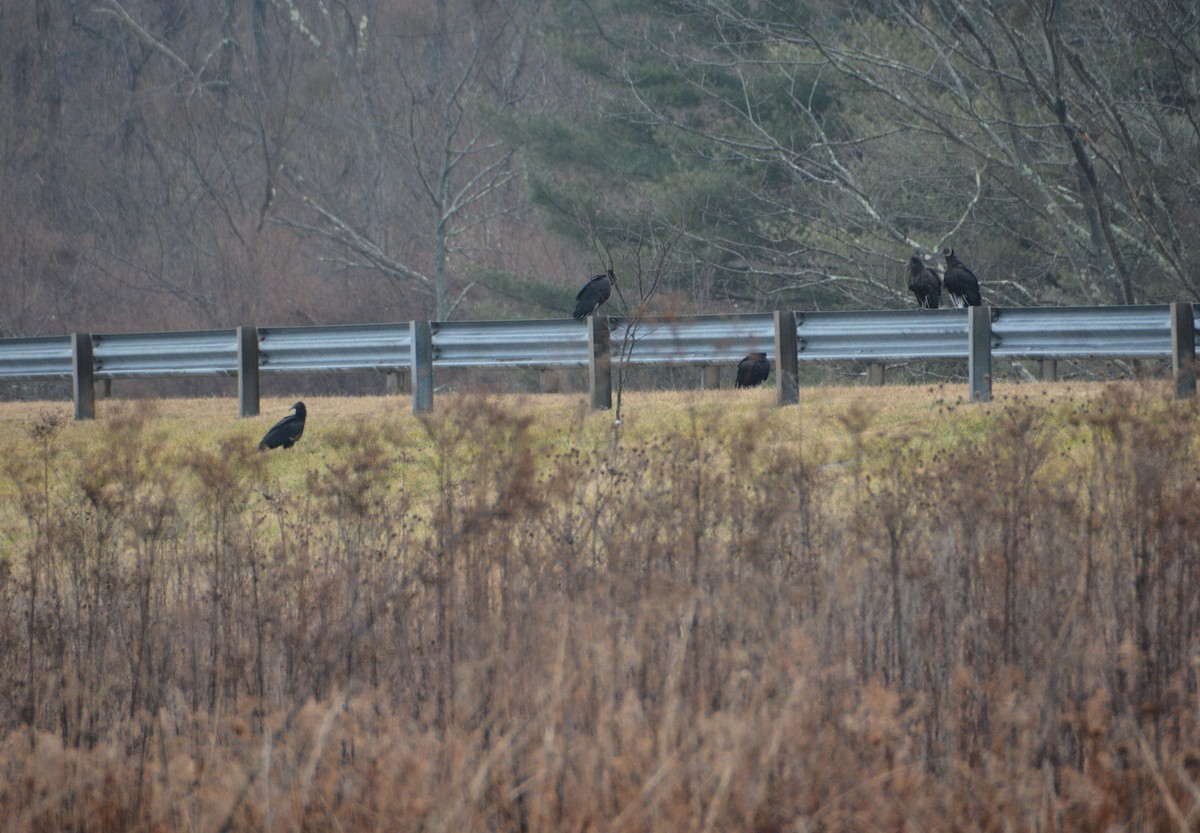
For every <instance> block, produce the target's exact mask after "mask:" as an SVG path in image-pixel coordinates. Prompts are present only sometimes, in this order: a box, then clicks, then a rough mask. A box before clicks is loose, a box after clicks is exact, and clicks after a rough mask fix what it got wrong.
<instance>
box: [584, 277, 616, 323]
mask: <svg viewBox="0 0 1200 833" xmlns="http://www.w3.org/2000/svg"><path fill="white" fill-rule="evenodd" d="M616 284H617V276H616V275H614V274H613V270H612V269H609V270H608V272H607V273H605V274H603V275H596V276H595V277H593V278H592V279H591V280H590V281H588V282H587V283H585V284H584V285H583V289H581V290H579V294H578V295H576V296H575V320H576V321H582V320H583V319H585V318H587V317H588V316H589V315H591V314H592V313H593V312H595V311H596V308H597V307H599V306H600V305H601V304H603V303H604V302H605V301H607V300H608V296H609V295H612V288H613V287H614V286H616Z"/></svg>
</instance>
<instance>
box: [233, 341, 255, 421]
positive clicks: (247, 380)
mask: <svg viewBox="0 0 1200 833" xmlns="http://www.w3.org/2000/svg"><path fill="white" fill-rule="evenodd" d="M237 345H238V411H239V412H240V413H241V415H242V416H243V417H255V416H258V404H259V389H258V327H238V328H237Z"/></svg>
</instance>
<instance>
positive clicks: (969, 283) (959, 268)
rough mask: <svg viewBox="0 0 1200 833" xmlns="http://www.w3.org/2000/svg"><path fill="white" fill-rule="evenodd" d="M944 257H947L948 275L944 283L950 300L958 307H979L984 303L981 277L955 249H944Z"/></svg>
mask: <svg viewBox="0 0 1200 833" xmlns="http://www.w3.org/2000/svg"><path fill="white" fill-rule="evenodd" d="M942 257H944V258H946V277H945V279H944V281H943V285H944V286H945V287H946V292H947V294H949V295H950V300H951V301H953V302H954V306H956V307H978V306H982V305H983V298H982V297H981V296H980V294H979V278H977V277H975V273H974V272H972V271H971V270H970V269H968V268H967V267H966V264H964V263H963V262H962V261H961V260H959V259H958V255H956V254H955V253H954V249H942Z"/></svg>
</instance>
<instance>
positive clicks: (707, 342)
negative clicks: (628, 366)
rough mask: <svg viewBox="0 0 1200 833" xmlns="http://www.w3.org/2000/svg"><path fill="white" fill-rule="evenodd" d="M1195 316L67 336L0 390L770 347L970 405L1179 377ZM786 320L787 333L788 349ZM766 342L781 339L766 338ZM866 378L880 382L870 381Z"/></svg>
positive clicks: (1004, 313)
mask: <svg viewBox="0 0 1200 833" xmlns="http://www.w3.org/2000/svg"><path fill="white" fill-rule="evenodd" d="M1196 313H1197V309H1196V306H1195V305H1189V304H1172V305H1166V304H1158V305H1146V306H1121V307H1030V308H1013V307H1003V308H1000V307H997V308H978V307H976V308H972V309H970V310H962V309H943V310H894V311H857V312H795V313H793V312H790V311H783V312H777V313H752V314H745V315H731V316H722V315H701V316H687V317H655V318H644V319H641V320H639V321H637V322H632V323H631V322H629V321H626V320H623V319H620V318H616V317H613V318H604V319H596V320H594V321H593V320H591V319H589V321H586V322H578V321H574V320H570V319H549V320H525V321H441V322H403V323H394V324H356V325H341V326H330V327H265V328H259V329H255V328H253V327H243V328H237V329H221V330H199V331H188V332H165V333H125V334H92V335H89V334H76V335H74V336H51V337H42V338H10V339H0V379H72V380H73V381H74V385H75V389H76V392H75V396H76V409H77V414H79V413H86V412H87V411H88V409H89V407H90V406H88V405H87V403H86V402H84V404H83V405H81V400H82V399H83V398H85V397H86V396H89V395H90V389H91V387H90V386H91V384H92V379H101V380H109V379H121V378H148V377H171V376H184V377H191V376H219V375H237V376H238V378H239V398H241V399H243V413H244V414H246V413H250V412H253V413H257V407H258V406H257V399H258V387H257V375H258V374H259V372H263V373H301V372H305V373H311V372H339V371H362V370H377V371H385V372H398V371H400V370H409V371H412V372H413V376H414V385H416V384H417V381H419V382H420V387H421V388H422V390H423V391H425V392H426V398H425V399H424V400H423V406H424V405H428V403H429V402H430V401H431V400H430V399H429V398H428V397H429V396H431V393H429V392H430V391H432V370H433V368H435V367H500V368H503V367H534V368H552V367H584V366H586V367H589V368H591V369H592V371H593V372H594V371H595V370H596V368H597V361H598V357H599V356H601V354H602V353H603V354H604V355H610V356H611V359H610V360H611V361H615V362H621V361H628V362H632V363H634V364H674V365H681V364H682V365H707V366H712V365H719V364H723V363H732V362H736V361H738V360H739V359H740V358H742V357H743V356H745V355H746V354H747V353H751V352H756V351H763V352H766V353H768V354H771V355H775V352H776V349H777V347H776V345H777V344H778V345H780V346H779V347H778V349H780V350H784V351H785V353H786V351H787V350H790V344H791V338H792V336H794V340H795V357H794V361H795V362H809V361H861V362H866V363H869V364H872V365H873V366H874V367H875V368H876V369H878V370H880V371H882V366H883V364H885V363H886V362H893V361H912V360H969V365H970V367H969V373H968V375H969V376H970V377H971V379H972V382H971V383H972V385H973V386H974V387H973V391H975V390H976V388H978V390H979V392H980V395H981V396H982V395H986V392H985V391H983V386H984V385H985V384H987V385H990V372H991V371H990V363H991V359H992V356H993V355H994V356H995V357H997V358H1002V359H1072V358H1168V357H1170V358H1172V360H1173V364H1174V365H1175V366H1176V367H1177V374H1178V373H1179V372H1180V371H1179V370H1178V368H1180V367H1183V365H1185V364H1186V365H1188V367H1187V368H1185V373H1187V374H1190V373H1192V372H1193V371H1192V370H1191V369H1190V368H1191V366H1192V365H1194V363H1195V355H1194V354H1195V349H1194V333H1195V330H1196V329H1197V328H1198V327H1200V317H1198V316H1197V314H1196ZM989 315H990V318H989ZM793 320H794V322H795V324H794V326H795V332H794V333H793V334H790V335H789V333H788V330H790V329H791V327H792V323H791V322H792V321H793ZM785 321H786V322H787V323H786V324H785V323H784V322H785ZM600 322H606V323H607V327H608V331H607V334H606V335H605V336H604V337H603V338H601V339H598V340H596V334H595V333H592V334H591V335H589V333H590V332H591V329H592V328H593V327H595V326H598V325H599V324H600ZM777 328H782V329H780V330H779V332H776V330H777ZM1177 331H1178V332H1177ZM594 341H595V343H593V342H594ZM603 343H608V344H610V345H611V347H610V348H608V349H609V350H610V353H604V348H603V347H602V346H601V345H602V344H603ZM783 345H788V346H787V347H785V346H783ZM1189 345H1190V348H1189ZM1189 349H1190V350H1191V354H1190V357H1189V354H1188V352H1187V351H1188V350H1189ZM783 358H786V357H785V356H784V357H783ZM776 359H777V360H782V358H781V357H780V356H776ZM418 365H419V366H420V368H423V369H424V370H423V371H422V372H423V373H424V375H423V376H422V375H420V374H419V373H418V372H417V371H418ZM877 377H878V378H879V379H882V373H881V372H880V373H878V374H877ZM1187 378H1190V376H1188V377H1186V378H1184V377H1179V376H1177V390H1178V391H1180V392H1183V391H1185V390H1191V391H1192V392H1193V393H1194V385H1193V386H1192V388H1188V384H1189V383H1188V381H1187ZM792 381H793V382H794V376H793V379H792ZM242 382H245V383H246V384H245V385H243V384H242ZM973 395H974V394H973ZM1181 395H1182V393H1181ZM1189 395H1190V394H1189ZM781 396H782V394H781ZM781 401H782V400H781ZM414 407H416V399H415V398H414Z"/></svg>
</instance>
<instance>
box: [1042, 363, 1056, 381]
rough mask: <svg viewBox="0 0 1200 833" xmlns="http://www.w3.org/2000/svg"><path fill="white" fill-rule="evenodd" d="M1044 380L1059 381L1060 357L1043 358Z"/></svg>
mask: <svg viewBox="0 0 1200 833" xmlns="http://www.w3.org/2000/svg"><path fill="white" fill-rule="evenodd" d="M1042 381H1043V382H1057V381H1058V359H1042Z"/></svg>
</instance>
